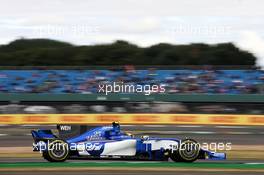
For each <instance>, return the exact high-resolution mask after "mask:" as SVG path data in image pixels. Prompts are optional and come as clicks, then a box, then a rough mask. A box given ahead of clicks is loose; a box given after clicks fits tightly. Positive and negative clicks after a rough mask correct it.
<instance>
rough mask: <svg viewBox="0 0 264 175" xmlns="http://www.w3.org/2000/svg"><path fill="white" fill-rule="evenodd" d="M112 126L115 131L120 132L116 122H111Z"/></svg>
mask: <svg viewBox="0 0 264 175" xmlns="http://www.w3.org/2000/svg"><path fill="white" fill-rule="evenodd" d="M112 126H113V129H114V131H115V132H120V125H119V123H118V122H113V123H112Z"/></svg>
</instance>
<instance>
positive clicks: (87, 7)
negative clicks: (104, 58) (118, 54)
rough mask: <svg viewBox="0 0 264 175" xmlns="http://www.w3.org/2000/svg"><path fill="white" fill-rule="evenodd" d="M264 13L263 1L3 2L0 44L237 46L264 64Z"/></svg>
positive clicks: (88, 0) (99, 0)
mask: <svg viewBox="0 0 264 175" xmlns="http://www.w3.org/2000/svg"><path fill="white" fill-rule="evenodd" d="M263 9H264V1H262V0H104V1H103V0H96V1H95V0H93V1H92V0H45V1H39V0H8V1H4V0H0V44H5V43H8V42H10V41H12V40H14V39H17V38H20V37H26V38H51V39H59V40H64V41H69V42H72V43H74V44H97V43H109V42H113V41H114V40H117V39H123V40H128V41H130V42H132V43H135V44H138V45H141V46H148V45H152V44H156V43H160V42H168V43H174V44H187V43H195V42H205V43H210V44H212V43H220V42H233V43H235V44H236V45H237V46H238V47H240V48H242V49H246V50H249V51H251V52H253V53H254V54H255V55H256V56H257V57H258V58H259V59H258V62H259V64H260V65H262V66H264V33H263V31H264V20H263V19H264V10H263Z"/></svg>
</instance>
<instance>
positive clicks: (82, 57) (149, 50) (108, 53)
mask: <svg viewBox="0 0 264 175" xmlns="http://www.w3.org/2000/svg"><path fill="white" fill-rule="evenodd" d="M255 62H256V58H255V56H254V55H253V54H252V53H249V52H247V51H245V50H241V49H239V48H237V47H236V46H235V45H234V44H232V43H220V44H215V45H208V44H203V43H195V44H189V45H172V44H167V43H160V44H156V45H152V46H149V47H139V46H137V45H135V44H131V43H129V42H126V41H121V40H118V41H116V42H114V43H111V44H98V45H87V46H77V45H73V44H70V43H66V42H61V41H56V40H50V39H24V38H22V39H18V40H15V41H13V42H10V43H9V44H6V45H0V66H91V65H249V66H254V65H255Z"/></svg>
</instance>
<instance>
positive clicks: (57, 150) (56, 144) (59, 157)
mask: <svg viewBox="0 0 264 175" xmlns="http://www.w3.org/2000/svg"><path fill="white" fill-rule="evenodd" d="M68 156H69V146H68V144H67V143H66V142H65V141H63V140H53V141H50V142H49V143H48V150H47V151H45V152H43V157H44V159H46V160H48V161H50V162H64V161H65V160H66V159H67V158H68Z"/></svg>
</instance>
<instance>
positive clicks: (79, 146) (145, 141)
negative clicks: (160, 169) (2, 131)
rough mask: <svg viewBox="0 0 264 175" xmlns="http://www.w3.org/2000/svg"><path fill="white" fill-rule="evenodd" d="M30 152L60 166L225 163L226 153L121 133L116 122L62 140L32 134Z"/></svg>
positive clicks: (43, 132)
mask: <svg viewBox="0 0 264 175" xmlns="http://www.w3.org/2000/svg"><path fill="white" fill-rule="evenodd" d="M31 133H32V136H33V139H34V143H33V151H39V152H41V153H42V155H43V157H44V159H46V160H48V161H50V162H63V161H65V160H67V159H73V158H75V159H76V158H85V159H121V160H131V159H132V160H158V161H163V160H164V161H168V160H169V159H171V160H173V161H175V162H193V161H195V160H197V159H213V160H223V159H226V155H225V153H216V152H211V151H208V150H204V149H202V148H201V147H200V146H199V144H198V143H197V142H196V141H194V140H192V139H185V140H180V139H177V138H152V137H149V136H142V137H140V138H135V137H134V136H132V135H130V134H128V133H125V132H122V131H121V130H120V125H119V124H118V123H116V122H114V123H112V126H101V127H96V128H94V129H91V130H88V131H86V132H84V133H83V134H81V135H78V136H75V137H73V138H70V139H67V140H64V139H60V138H58V137H57V136H55V135H54V134H53V133H52V132H51V130H38V131H31Z"/></svg>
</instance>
